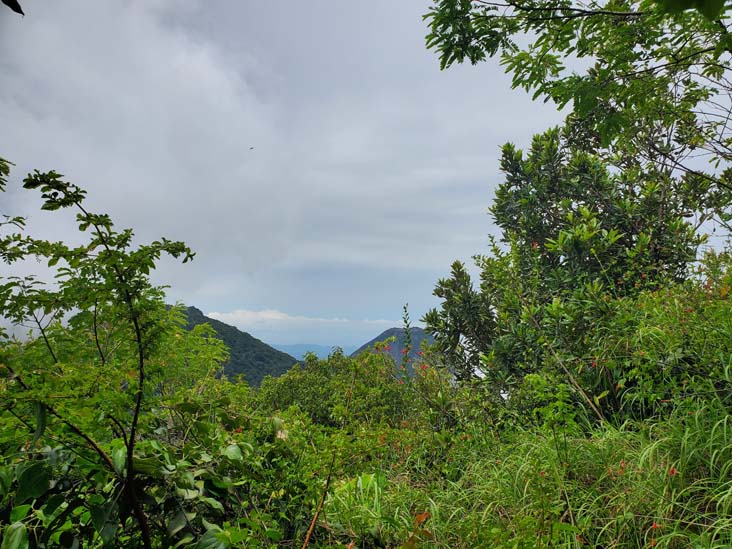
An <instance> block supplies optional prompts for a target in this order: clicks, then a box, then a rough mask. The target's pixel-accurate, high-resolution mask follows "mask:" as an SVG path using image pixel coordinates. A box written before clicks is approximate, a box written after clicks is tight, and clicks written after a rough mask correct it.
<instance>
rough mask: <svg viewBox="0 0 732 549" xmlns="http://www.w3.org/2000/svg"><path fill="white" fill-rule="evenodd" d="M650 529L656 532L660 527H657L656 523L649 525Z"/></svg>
mask: <svg viewBox="0 0 732 549" xmlns="http://www.w3.org/2000/svg"><path fill="white" fill-rule="evenodd" d="M651 528H653V529H654V530H657V529H658V528H660V526H659V525H658V523H657V522H654V523H653V524H651Z"/></svg>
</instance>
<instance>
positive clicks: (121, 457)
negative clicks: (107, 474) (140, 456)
mask: <svg viewBox="0 0 732 549" xmlns="http://www.w3.org/2000/svg"><path fill="white" fill-rule="evenodd" d="M126 460H127V448H126V447H125V446H124V445H118V446H116V447H115V448H113V449H112V465H114V470H115V471H116V472H117V474H118V475H122V474H124V472H125V462H126Z"/></svg>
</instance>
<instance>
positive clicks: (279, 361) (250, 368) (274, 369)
mask: <svg viewBox="0 0 732 549" xmlns="http://www.w3.org/2000/svg"><path fill="white" fill-rule="evenodd" d="M184 313H185V315H186V319H187V326H186V328H188V329H189V330H191V329H193V328H194V327H195V326H198V325H199V324H205V323H208V324H210V325H211V327H212V328H213V329H214V330H215V331H216V334H217V335H218V336H219V338H221V340H222V341H223V342H224V343H225V344H226V346H227V347H228V348H229V352H230V356H229V360H228V362H226V364H224V374H226V375H227V376H228V377H230V378H232V377H235V376H238V375H243V376H244V379H245V380H246V381H247V383H249V385H252V386H258V385H259V384H260V383H262V380H263V379H264V377H265V376H268V375H271V376H274V377H276V376H279V375H282V374H284V373H285V372H286V371H287V370H289V369H290V368H292V366H293V365H294V364H296V363H297V359H295V358H293V357H292V356H290V355H288V354H287V353H283V352H282V351H278V350H277V349H275V348H273V347H271V346H270V345H267V344H266V343H264V342H263V341H260V340H259V339H257V338H256V337H254V336H252V335H251V334H248V333H247V332H243V331H241V330H240V329H239V328H237V327H236V326H231V325H229V324H225V323H224V322H221V321H220V320H216V319H215V318H210V317H207V316H206V315H204V314H203V312H202V311H201V310H200V309H198V308H196V307H193V306H186V307H185V309H184Z"/></svg>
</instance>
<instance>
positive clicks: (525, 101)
mask: <svg viewBox="0 0 732 549" xmlns="http://www.w3.org/2000/svg"><path fill="white" fill-rule="evenodd" d="M427 5H428V4H427V3H426V2H417V1H405V2H389V1H386V0H381V1H376V2H368V3H359V2H333V1H329V2H326V1H324V0H319V1H314V2H308V3H307V4H306V3H276V2H266V3H265V2H233V1H231V2H217V3H216V4H215V5H214V6H213V7H212V5H211V4H210V3H205V2H201V1H194V0H186V1H184V2H180V1H173V0H155V1H153V2H150V1H142V0H137V1H130V2H118V3H116V2H106V1H102V2H89V3H85V4H84V6H83V11H82V9H81V8H80V5H79V4H78V3H75V2H70V1H69V0H59V1H57V2H53V3H35V4H32V5H29V6H28V9H27V10H26V11H27V14H28V15H27V17H25V18H24V19H20V18H16V17H12V14H11V13H10V12H8V11H7V10H5V11H3V12H0V71H2V74H3V86H2V87H0V128H3V130H4V131H2V132H0V154H2V155H3V156H5V157H7V158H8V159H10V160H12V161H14V162H15V163H16V164H17V169H16V171H15V177H16V180H17V178H19V177H20V175H21V174H23V173H24V172H26V171H29V170H31V169H34V168H39V169H56V170H58V171H61V172H62V173H64V174H66V175H67V176H68V177H69V179H71V180H73V181H74V182H76V183H78V184H80V185H81V186H83V187H85V188H87V189H88V190H89V196H90V203H91V204H92V205H93V206H94V207H95V208H97V209H98V210H101V211H105V212H108V213H110V214H111V215H112V216H113V218H114V219H116V220H117V221H118V223H119V224H120V225H121V226H132V227H134V228H135V229H136V232H137V234H138V235H139V236H140V238H141V239H152V238H157V237H158V236H160V235H166V236H168V237H171V238H176V239H182V240H185V241H186V242H187V243H188V244H189V245H191V246H192V247H193V248H194V249H196V250H197V252H198V256H197V260H196V261H194V263H193V264H192V266H191V267H188V266H186V267H181V266H179V265H175V264H174V263H172V262H170V261H164V262H163V263H162V265H161V268H160V270H159V271H158V273H157V274H156V279H157V280H160V281H161V282H165V283H168V284H171V285H172V288H171V290H170V292H169V293H170V296H171V299H172V300H181V301H185V302H186V303H189V304H194V305H196V306H198V307H200V308H202V309H204V310H216V311H222V314H224V312H225V311H234V310H237V309H238V310H248V311H261V310H278V311H282V312H283V313H284V314H286V315H290V316H294V317H309V318H350V319H361V318H399V316H400V311H401V306H402V304H403V303H404V302H406V301H409V302H410V304H411V307H412V310H413V316H414V317H417V316H419V315H421V314H422V313H423V312H424V311H425V310H426V309H427V308H428V307H429V306H430V305H432V304H434V300H433V298H432V297H431V296H430V293H431V288H432V287H433V285H434V282H435V281H436V279H437V278H438V277H439V276H442V275H444V274H446V273H447V272H448V271H449V265H450V262H451V261H452V260H453V259H463V260H468V259H469V257H470V256H471V255H472V254H474V253H479V252H482V251H485V250H486V242H487V235H488V234H489V233H491V232H492V231H493V230H494V229H493V228H492V227H491V224H490V219H489V217H488V216H487V215H486V211H487V208H488V206H489V204H490V200H491V194H492V190H493V188H494V187H495V185H496V184H497V183H498V182H499V181H500V177H499V174H498V173H497V159H498V154H499V146H500V144H502V143H503V142H505V141H508V140H511V141H516V142H518V143H521V144H528V141H529V139H530V136H531V134H532V133H535V132H537V131H541V130H543V129H544V128H546V127H547V126H548V125H550V124H552V123H556V122H557V121H558V120H559V115H558V114H557V113H555V112H553V110H552V108H551V107H550V106H547V105H543V104H538V103H532V102H530V100H529V98H528V97H526V96H525V95H524V94H522V93H521V92H513V91H511V90H510V82H509V79H508V78H507V77H506V76H505V75H503V74H502V73H501V70H500V68H499V67H498V66H497V63H486V64H483V65H482V66H479V67H457V68H455V69H452V70H450V71H447V72H440V71H439V69H438V65H437V60H436V58H435V55H434V54H433V53H431V52H427V51H426V50H425V48H424V34H425V28H424V23H423V22H422V20H421V14H422V13H423V12H425V11H426V9H427ZM251 147H254V149H253V150H252V149H251ZM3 202H4V204H3V206H2V208H3V210H5V208H6V206H7V210H8V211H12V212H13V213H25V214H31V215H32V226H35V227H36V228H37V230H38V231H40V232H41V234H46V235H50V236H59V235H61V236H63V235H69V236H70V237H72V238H76V237H74V236H73V235H74V230H73V225H72V223H71V222H70V221H69V220H68V219H66V220H65V221H59V220H58V219H57V217H56V216H47V215H38V214H35V213H33V212H34V211H35V208H36V205H37V201H35V200H33V199H30V198H29V197H28V196H26V195H25V194H24V193H20V192H18V191H17V190H13V191H11V192H10V193H6V196H5V197H4V198H3ZM283 326H284V325H283ZM297 329H298V328H297V327H293V326H292V325H290V326H288V327H283V328H282V330H283V332H282V337H278V338H277V339H278V341H279V342H281V343H286V342H288V341H291V342H296V341H297V342H300V341H303V337H302V336H304V335H310V332H307V333H305V332H302V333H298V332H297ZM288 330H289V331H288ZM254 334H255V335H257V334H256V332H254ZM323 334H324V335H323ZM321 335H323V337H332V338H334V339H331V340H330V341H324V343H332V344H343V345H345V344H351V343H360V341H355V340H347V339H348V338H354V337H356V336H355V335H353V334H350V333H346V332H338V330H337V329H336V328H333V327H330V328H329V331H328V332H327V333H326V332H321ZM313 337H314V336H313ZM358 337H360V335H359V336H358Z"/></svg>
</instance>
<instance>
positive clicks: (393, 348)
mask: <svg viewBox="0 0 732 549" xmlns="http://www.w3.org/2000/svg"><path fill="white" fill-rule="evenodd" d="M409 336H410V339H411V343H412V345H411V349H410V350H409V355H408V359H409V363H410V364H411V363H413V362H416V361H418V360H419V349H420V347H421V346H422V342H423V341H425V340H426V341H427V344H428V345H429V344H431V343H433V342H434V338H433V337H432V336H431V335H430V334H428V333H427V332H425V331H424V329H422V328H418V327H416V326H412V327H411V328H410V329H409ZM390 337H393V338H394V343H392V344H391V345H389V350H388V351H386V352H387V353H388V354H389V356H391V358H393V359H394V362H395V363H396V364H401V363H402V359H403V357H404V353H403V351H404V349H405V348H406V345H407V338H406V330H405V329H404V328H396V327H395V328H389V329H388V330H384V331H383V332H381V333H380V334H379V335H377V336H376V337H375V338H374V339H372V340H371V341H369V342H368V343H365V344H363V345H361V347H359V348H358V349H356V350H355V351H354V352H353V353H351V356H352V357H355V356H357V355H359V354H361V353H363V352H365V351H367V350H369V349H372V348H373V347H374V345H375V344H376V343H379V342H381V341H384V340H386V339H389V338H390Z"/></svg>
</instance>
